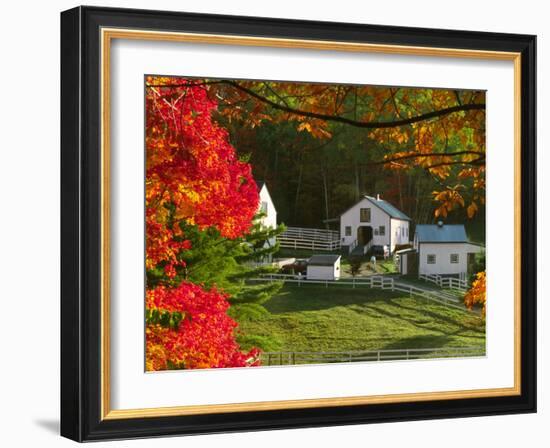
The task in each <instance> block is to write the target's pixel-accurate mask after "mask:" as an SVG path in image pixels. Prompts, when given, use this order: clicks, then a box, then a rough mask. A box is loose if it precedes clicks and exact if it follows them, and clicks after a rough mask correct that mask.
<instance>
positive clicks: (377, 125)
mask: <svg viewBox="0 0 550 448" xmlns="http://www.w3.org/2000/svg"><path fill="white" fill-rule="evenodd" d="M212 84H226V85H229V86H231V87H233V88H235V89H236V90H239V91H241V92H243V93H246V94H247V95H248V96H250V97H252V98H254V99H256V100H258V101H260V102H262V103H264V104H267V105H268V106H270V107H272V108H273V109H276V110H280V111H282V112H287V113H290V114H294V115H300V116H303V117H309V118H316V119H319V120H325V121H333V122H337V123H343V124H347V125H350V126H354V127H357V128H363V129H387V128H393V127H399V126H405V125H408V124H413V123H418V122H421V121H426V120H430V119H432V118H439V117H444V116H446V115H449V114H452V113H455V112H460V111H469V110H485V104H484V103H468V104H459V105H457V106H452V107H447V108H444V109H440V110H435V111H432V112H427V113H424V114H420V115H417V116H414V117H409V118H401V119H399V120H392V121H360V120H354V119H351V118H346V117H342V116H340V115H330V114H322V113H319V112H311V111H307V110H302V109H296V108H293V107H289V106H288V105H286V104H279V103H276V102H275V101H272V100H270V99H269V98H266V97H264V96H262V95H260V94H259V93H257V92H255V91H254V90H252V89H249V88H248V87H244V86H242V85H240V84H239V83H238V82H235V81H231V80H220V81H200V82H197V83H185V84H172V85H148V86H147V87H164V88H178V87H193V86H197V85H212Z"/></svg>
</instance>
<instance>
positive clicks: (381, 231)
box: [378, 226, 386, 236]
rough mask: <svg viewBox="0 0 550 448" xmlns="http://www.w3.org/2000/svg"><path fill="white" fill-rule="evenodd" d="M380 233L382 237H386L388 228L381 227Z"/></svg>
mask: <svg viewBox="0 0 550 448" xmlns="http://www.w3.org/2000/svg"><path fill="white" fill-rule="evenodd" d="M378 233H379V234H380V236H384V235H385V234H386V226H380V227H379V230H378Z"/></svg>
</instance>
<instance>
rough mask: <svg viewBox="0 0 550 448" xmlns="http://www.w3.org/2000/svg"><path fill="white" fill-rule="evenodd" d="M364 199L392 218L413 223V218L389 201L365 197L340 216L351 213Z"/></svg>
mask: <svg viewBox="0 0 550 448" xmlns="http://www.w3.org/2000/svg"><path fill="white" fill-rule="evenodd" d="M364 199H367V200H368V201H369V202H371V203H372V204H373V205H376V206H377V207H378V208H379V209H380V210H382V211H383V212H384V213H386V214H387V215H389V216H390V217H391V218H395V219H401V220H404V221H412V219H411V218H409V217H408V216H407V215H405V213H403V212H402V211H401V210H399V209H398V208H397V207H394V206H393V205H392V204H390V203H389V202H388V201H385V200H384V199H377V198H373V197H372V196H367V195H365V196H363V197H362V198H361V199H360V200H359V202H356V203H355V204H353V205H352V206H351V207H350V208H348V209H347V210H346V211H344V212H343V213H341V214H340V216H342V215H345V214H346V213H347V212H349V211H350V210H351V209H353V208H355V207H356V206H357V205H358V204H359V203H361V201H363V200H364Z"/></svg>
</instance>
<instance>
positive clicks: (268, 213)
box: [256, 181, 277, 246]
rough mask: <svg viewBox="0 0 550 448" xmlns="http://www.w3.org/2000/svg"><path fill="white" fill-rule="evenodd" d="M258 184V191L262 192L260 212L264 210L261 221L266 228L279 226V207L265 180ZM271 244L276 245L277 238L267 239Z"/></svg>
mask: <svg viewBox="0 0 550 448" xmlns="http://www.w3.org/2000/svg"><path fill="white" fill-rule="evenodd" d="M256 185H257V186H258V192H259V194H260V203H259V205H258V212H262V213H263V214H264V216H263V217H262V218H261V219H260V223H261V224H262V227H264V228H266V229H267V228H272V229H274V228H275V227H277V209H276V208H275V205H274V204H273V200H272V199H271V195H270V194H269V190H268V189H267V185H266V183H265V182H258V181H257V182H256ZM267 243H268V244H269V245H270V246H274V245H275V238H274V237H273V238H271V239H269V240H268V241H267Z"/></svg>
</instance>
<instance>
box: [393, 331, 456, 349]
mask: <svg viewBox="0 0 550 448" xmlns="http://www.w3.org/2000/svg"><path fill="white" fill-rule="evenodd" d="M450 341H452V338H450V337H449V336H447V335H433V334H426V335H419V336H411V337H408V338H403V339H399V340H398V341H394V342H392V343H390V344H387V345H385V346H384V347H382V350H400V349H404V350H406V349H411V348H440V347H444V346H445V345H446V344H448V343H449V342H450Z"/></svg>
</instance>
